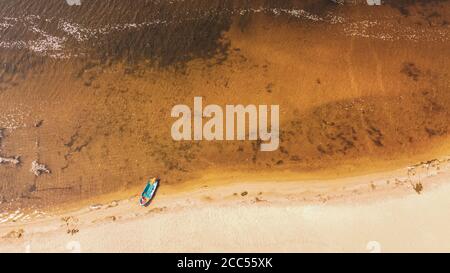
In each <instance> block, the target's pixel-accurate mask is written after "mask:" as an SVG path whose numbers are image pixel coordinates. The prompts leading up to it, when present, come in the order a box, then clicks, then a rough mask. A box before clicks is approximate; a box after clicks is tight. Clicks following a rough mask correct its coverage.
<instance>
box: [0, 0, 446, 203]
mask: <svg viewBox="0 0 450 273" xmlns="http://www.w3.org/2000/svg"><path fill="white" fill-rule="evenodd" d="M386 2H387V4H386V5H384V6H382V7H369V6H367V5H366V4H365V1H352V3H346V4H344V5H336V4H334V3H332V2H331V1H325V0H324V1H281V2H280V1H273V2H271V1H261V2H252V4H251V5H250V4H245V3H246V2H244V1H242V2H240V1H171V2H162V3H160V2H159V1H112V0H108V1H81V5H80V6H77V5H72V6H70V5H68V4H67V3H66V2H65V1H63V0H60V1H59V0H58V1H57V0H51V1H45V3H44V2H42V1H16V0H15V1H12V0H11V1H9V0H8V1H2V3H1V4H0V58H1V64H2V65H1V68H0V128H4V130H3V137H2V138H1V139H0V141H1V146H0V157H3V158H15V156H20V162H21V163H20V164H18V165H14V164H10V163H5V164H0V200H2V203H3V205H5V204H8V206H9V205H11V206H20V205H23V206H29V205H43V204H52V203H54V202H68V201H74V200H79V199H82V198H88V197H92V196H95V195H98V194H103V193H110V192H116V191H123V190H126V189H130V188H133V187H134V186H136V185H141V184H142V183H143V182H144V181H145V180H146V179H147V178H148V177H149V176H155V175H159V176H161V178H162V180H163V181H164V183H166V184H177V183H180V182H182V181H185V180H189V179H195V178H197V177H199V176H201V175H202V174H204V173H206V172H219V173H220V172H226V171H229V170H237V171H240V172H258V171H259V172H260V171H264V172H277V171H283V170H291V171H296V172H298V173H300V174H302V173H308V172H312V171H315V172H323V173H326V174H327V175H330V174H331V175H338V174H337V172H336V171H335V170H334V168H336V167H342V168H343V171H342V170H341V171H340V173H339V175H343V174H344V175H350V174H351V173H353V172H354V171H359V170H361V171H363V170H370V169H373V168H374V166H384V167H388V168H390V167H393V166H394V165H395V164H396V163H395V162H398V161H399V160H400V161H402V162H410V163H414V162H415V161H416V160H419V159H420V158H422V157H423V156H424V155H425V154H427V156H429V154H430V153H431V152H432V153H445V150H443V149H442V150H438V151H437V152H435V150H436V149H439V147H441V146H442V145H444V146H446V144H447V143H448V124H449V120H450V115H449V106H450V92H449V91H450V90H448V89H449V86H450V84H449V77H448V75H449V73H450V64H449V62H448V61H447V59H448V57H449V54H450V53H449V52H450V51H449V50H448V49H449V39H450V35H449V24H448V22H449V21H450V17H449V14H450V12H449V9H450V4H449V3H448V2H447V1H427V2H424V1H405V2H404V3H403V2H402V1H395V2H394V1H392V3H391V2H389V1H386ZM194 96H203V98H204V104H218V105H221V106H224V105H226V104H244V105H246V104H256V105H258V104H278V105H280V109H281V110H280V118H281V120H280V123H281V124H280V127H281V131H280V137H281V144H280V148H279V149H278V150H277V151H275V152H260V149H259V145H260V142H258V141H232V142H221V141H213V142H207V141H200V142H198V141H197V142H175V141H173V140H172V139H171V137H170V128H171V125H172V123H173V122H174V119H173V118H171V117H170V110H171V108H172V107H173V106H174V105H176V104H180V103H184V104H187V105H190V106H191V107H192V104H193V98H194ZM35 160H37V161H38V162H39V163H42V164H45V165H46V166H47V167H48V168H49V169H50V170H51V174H43V175H41V176H39V177H36V176H35V175H34V174H33V173H31V172H30V168H31V164H32V162H33V161H35ZM384 162H385V163H384Z"/></svg>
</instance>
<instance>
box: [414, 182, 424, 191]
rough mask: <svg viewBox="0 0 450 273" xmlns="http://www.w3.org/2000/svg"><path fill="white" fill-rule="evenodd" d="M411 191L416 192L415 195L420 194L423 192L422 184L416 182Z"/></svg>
mask: <svg viewBox="0 0 450 273" xmlns="http://www.w3.org/2000/svg"><path fill="white" fill-rule="evenodd" d="M413 189H414V190H415V191H416V192H417V194H420V193H422V191H423V185H422V183H420V182H417V183H416V184H414V185H413Z"/></svg>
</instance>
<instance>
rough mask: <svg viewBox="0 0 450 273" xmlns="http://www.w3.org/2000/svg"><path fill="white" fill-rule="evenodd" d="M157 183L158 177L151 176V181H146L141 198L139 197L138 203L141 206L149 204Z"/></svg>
mask: <svg viewBox="0 0 450 273" xmlns="http://www.w3.org/2000/svg"><path fill="white" fill-rule="evenodd" d="M158 185H159V179H157V178H153V179H152V180H151V181H149V182H147V185H146V186H145V189H144V191H143V192H142V194H141V198H140V199H139V204H140V205H141V206H143V207H146V206H148V205H150V202H151V201H152V199H153V197H154V196H155V193H156V189H157V188H158Z"/></svg>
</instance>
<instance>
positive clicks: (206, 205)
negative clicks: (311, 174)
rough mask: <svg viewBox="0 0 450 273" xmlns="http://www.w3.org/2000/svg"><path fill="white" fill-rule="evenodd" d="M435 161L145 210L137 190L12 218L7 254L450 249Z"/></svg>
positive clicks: (442, 165) (447, 174) (256, 185)
mask: <svg viewBox="0 0 450 273" xmlns="http://www.w3.org/2000/svg"><path fill="white" fill-rule="evenodd" d="M437 162H438V161H436V162H435V163H431V164H430V163H426V164H420V165H418V166H416V167H409V168H404V169H400V170H397V171H393V172H388V173H382V174H377V175H366V176H357V177H352V178H345V179H337V180H331V181H329V180H324V181H290V182H283V181H261V182H255V181H236V182H235V183H231V184H227V185H222V186H217V185H216V186H211V187H210V186H208V185H207V184H199V187H197V189H193V190H189V191H186V192H180V193H166V192H164V191H161V192H159V193H158V196H157V198H156V199H155V200H154V202H153V203H152V205H151V206H149V207H147V208H142V207H140V206H139V205H138V202H137V197H136V196H132V197H130V198H128V199H125V200H116V201H112V200H109V201H106V200H105V201H106V202H105V203H102V204H91V205H90V206H87V207H84V208H82V209H78V210H75V211H72V212H66V213H63V214H57V213H56V214H55V215H46V216H42V217H35V218H34V219H29V220H23V218H22V220H17V221H16V222H13V221H9V222H7V223H6V224H3V225H1V226H0V236H1V239H0V251H1V252H210V251H213V252H423V251H426V252H448V251H449V250H450V247H449V246H450V238H449V237H448V226H449V225H450V220H449V218H448V217H447V215H448V211H449V209H450V200H449V199H448V196H449V194H450V184H449V183H448V182H449V179H450V159H447V158H444V159H440V160H439V163H437ZM205 183H206V182H205ZM418 184H420V185H421V186H422V187H420V188H418V187H417V185H418ZM200 185H202V186H200ZM218 238H226V239H224V240H218Z"/></svg>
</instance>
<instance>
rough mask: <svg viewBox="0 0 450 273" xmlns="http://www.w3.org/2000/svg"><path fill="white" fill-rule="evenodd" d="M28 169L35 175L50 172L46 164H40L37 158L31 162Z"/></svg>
mask: <svg viewBox="0 0 450 273" xmlns="http://www.w3.org/2000/svg"><path fill="white" fill-rule="evenodd" d="M30 171H31V172H32V173H34V175H36V176H40V175H41V174H43V173H50V170H49V169H48V168H47V166H45V165H44V164H40V163H39V162H37V160H35V161H33V162H32V163H31V170H30Z"/></svg>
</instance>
